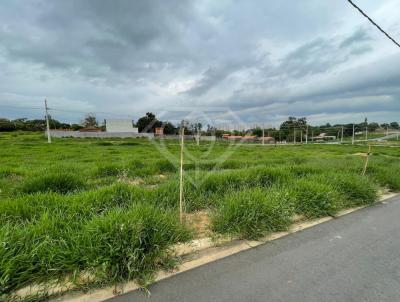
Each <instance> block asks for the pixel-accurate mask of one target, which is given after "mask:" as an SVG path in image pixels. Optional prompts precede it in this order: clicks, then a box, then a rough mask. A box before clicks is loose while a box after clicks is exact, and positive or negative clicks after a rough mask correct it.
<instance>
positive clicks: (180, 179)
mask: <svg viewBox="0 0 400 302" xmlns="http://www.w3.org/2000/svg"><path fill="white" fill-rule="evenodd" d="M184 136H185V127H184V121H182V122H181V167H180V175H179V221H180V223H181V224H182V223H183V147H184Z"/></svg>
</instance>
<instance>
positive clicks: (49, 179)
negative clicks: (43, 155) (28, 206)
mask: <svg viewBox="0 0 400 302" xmlns="http://www.w3.org/2000/svg"><path fill="white" fill-rule="evenodd" d="M84 186H85V183H84V181H83V179H82V178H81V177H80V176H79V175H76V174H72V173H63V172H49V173H46V174H44V175H36V176H33V177H32V178H28V179H25V180H24V182H23V183H22V185H21V187H20V191H21V192H23V193H27V194H31V193H37V192H57V193H60V194H66V193H70V192H74V191H77V190H79V189H82V188H83V187H84Z"/></svg>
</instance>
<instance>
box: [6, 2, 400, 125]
mask: <svg viewBox="0 0 400 302" xmlns="http://www.w3.org/2000/svg"><path fill="white" fill-rule="evenodd" d="M355 2H356V3H357V4H358V5H360V6H361V7H362V8H363V9H364V10H365V11H366V12H367V13H369V14H370V16H371V17H373V19H375V21H377V23H379V24H380V25H381V26H382V27H383V28H384V29H385V30H387V31H388V32H389V33H390V34H391V35H392V36H393V37H395V38H396V39H398V40H400V1H398V0H380V1H376V0H355ZM44 98H47V99H48V101H49V104H50V107H52V108H55V109H61V110H67V111H76V112H66V111H52V115H53V117H54V118H56V119H60V120H67V121H79V120H80V119H81V118H82V115H83V113H80V112H104V113H105V114H104V113H97V115H98V116H99V117H101V118H103V117H113V118H117V117H121V118H122V117H127V116H129V117H132V119H137V118H138V117H140V116H142V115H143V114H144V113H145V112H146V111H152V112H155V113H160V114H161V113H162V112H165V111H167V112H166V113H165V116H164V117H165V118H167V117H172V116H173V115H174V114H175V116H177V117H178V115H179V113H176V108H188V107H193V108H213V107H221V108H229V109H230V110H232V111H233V112H235V114H236V115H237V116H238V118H239V119H240V120H243V121H246V122H248V123H261V122H264V123H266V124H276V123H277V122H279V121H282V120H284V119H285V118H286V117H287V116H289V115H293V116H307V117H308V118H309V119H310V120H311V121H312V122H315V123H320V122H321V123H322V122H331V123H335V122H353V121H354V122H361V121H363V120H364V118H365V117H366V116H367V117H368V119H369V120H370V121H378V122H384V121H400V48H397V47H396V46H395V45H394V44H393V43H392V42H391V41H390V40H388V39H387V38H386V37H385V36H384V35H382V34H381V33H380V32H379V31H377V29H376V28H375V27H373V26H372V25H371V24H370V23H369V22H368V21H367V20H366V19H365V18H364V17H362V16H361V15H360V14H359V12H358V11H356V10H355V9H354V8H353V7H351V6H350V5H349V4H348V2H347V1H346V0H324V1H321V0H301V1H294V0H279V1H276V0H275V1H272V0H252V1H248V0H242V1H234V0H199V1H195V0H193V1H185V0H158V1H156V0H113V1H111V0H110V1H106V0H64V1H50V0H47V1H43V0H29V1H27V0H3V1H1V3H0V117H1V116H3V117H9V118H15V117H41V116H43V112H42V111H41V110H36V109H31V108H37V107H42V105H43V99H44ZM14 107H17V108H14ZM199 110H200V109H199ZM204 110H207V109H204Z"/></svg>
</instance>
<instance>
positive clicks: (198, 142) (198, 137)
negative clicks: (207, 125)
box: [196, 122, 200, 146]
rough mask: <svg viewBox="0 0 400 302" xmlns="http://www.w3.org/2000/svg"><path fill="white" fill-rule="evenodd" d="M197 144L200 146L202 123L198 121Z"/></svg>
mask: <svg viewBox="0 0 400 302" xmlns="http://www.w3.org/2000/svg"><path fill="white" fill-rule="evenodd" d="M196 128H197V146H200V123H199V122H198V123H197V127H196Z"/></svg>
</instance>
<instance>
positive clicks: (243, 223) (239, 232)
mask: <svg viewBox="0 0 400 302" xmlns="http://www.w3.org/2000/svg"><path fill="white" fill-rule="evenodd" d="M289 200H290V198H289V195H288V192H287V191H286V190H284V189H282V188H273V189H269V190H265V189H261V188H256V189H246V190H243V191H240V192H231V193H229V194H227V195H226V196H225V197H224V199H223V200H222V201H221V202H220V204H219V205H218V207H217V209H216V210H215V212H214V214H213V215H212V217H211V221H212V230H213V231H214V232H217V233H221V234H229V235H234V236H239V237H240V238H247V239H257V238H259V237H262V236H263V235H265V234H266V233H268V232H274V231H281V230H285V229H286V228H287V227H288V226H289V225H290V223H291V220H292V216H293V209H292V206H291V203H290V202H289Z"/></svg>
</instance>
